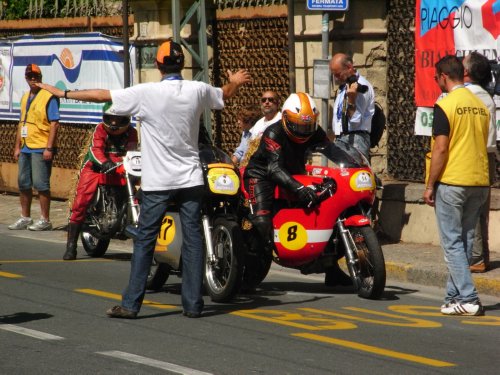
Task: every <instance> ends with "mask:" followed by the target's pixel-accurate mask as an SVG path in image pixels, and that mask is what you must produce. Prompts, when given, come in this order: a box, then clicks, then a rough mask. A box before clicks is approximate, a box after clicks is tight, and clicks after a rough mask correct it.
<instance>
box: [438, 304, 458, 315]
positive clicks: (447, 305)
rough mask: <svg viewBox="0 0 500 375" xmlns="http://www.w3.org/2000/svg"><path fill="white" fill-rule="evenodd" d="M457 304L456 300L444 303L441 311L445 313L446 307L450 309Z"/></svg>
mask: <svg viewBox="0 0 500 375" xmlns="http://www.w3.org/2000/svg"><path fill="white" fill-rule="evenodd" d="M456 304H457V303H456V302H454V301H452V302H447V303H445V304H444V305H441V312H442V313H443V310H444V309H449V308H450V307H452V306H455V305H456ZM443 314H444V313H443Z"/></svg>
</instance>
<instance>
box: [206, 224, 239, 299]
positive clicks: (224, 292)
mask: <svg viewBox="0 0 500 375" xmlns="http://www.w3.org/2000/svg"><path fill="white" fill-rule="evenodd" d="M212 243H213V248H214V253H215V258H216V261H215V262H212V261H210V260H209V259H207V258H206V257H205V272H204V282H205V289H206V291H207V293H208V294H209V295H210V298H211V300H212V301H213V302H228V301H230V300H232V299H233V298H234V296H235V295H236V293H238V291H239V289H240V287H241V281H242V278H243V254H242V249H243V242H242V235H241V231H240V228H239V226H238V223H237V222H236V221H233V220H229V219H227V218H224V217H220V218H217V219H215V221H214V224H213V229H212Z"/></svg>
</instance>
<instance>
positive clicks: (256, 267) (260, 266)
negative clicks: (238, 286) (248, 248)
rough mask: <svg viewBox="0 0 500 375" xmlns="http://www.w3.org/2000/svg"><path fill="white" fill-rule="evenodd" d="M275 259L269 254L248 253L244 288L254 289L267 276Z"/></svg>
mask: <svg viewBox="0 0 500 375" xmlns="http://www.w3.org/2000/svg"><path fill="white" fill-rule="evenodd" d="M272 262H273V260H272V258H271V256H270V255H268V254H261V253H257V254H247V256H246V259H245V272H244V274H243V286H242V289H243V290H252V289H255V288H256V287H258V286H259V284H260V283H261V282H262V281H264V279H265V278H266V276H267V274H268V272H269V269H270V268H271V264H272Z"/></svg>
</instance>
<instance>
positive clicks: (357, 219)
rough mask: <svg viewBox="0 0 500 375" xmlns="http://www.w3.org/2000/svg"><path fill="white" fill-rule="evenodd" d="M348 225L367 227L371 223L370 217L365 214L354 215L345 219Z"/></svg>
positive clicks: (345, 223)
mask: <svg viewBox="0 0 500 375" xmlns="http://www.w3.org/2000/svg"><path fill="white" fill-rule="evenodd" d="M344 225H345V226H346V227H365V226H367V225H370V219H369V218H367V217H366V216H364V215H352V216H349V217H348V218H347V219H345V221H344Z"/></svg>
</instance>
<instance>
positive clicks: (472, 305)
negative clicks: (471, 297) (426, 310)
mask: <svg viewBox="0 0 500 375" xmlns="http://www.w3.org/2000/svg"><path fill="white" fill-rule="evenodd" d="M441 314H444V315H471V316H478V315H484V308H483V305H481V302H479V301H477V302H468V303H463V304H462V303H447V304H445V305H443V306H441Z"/></svg>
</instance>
